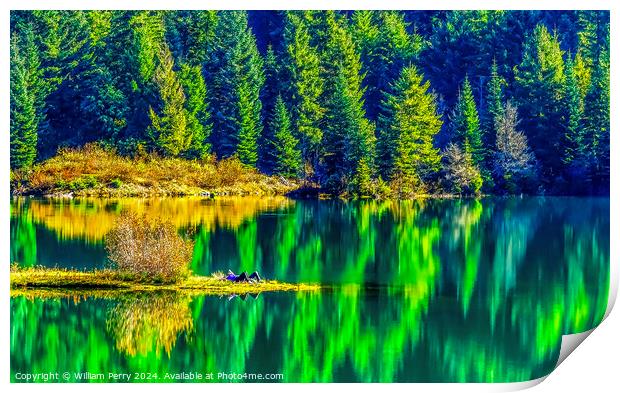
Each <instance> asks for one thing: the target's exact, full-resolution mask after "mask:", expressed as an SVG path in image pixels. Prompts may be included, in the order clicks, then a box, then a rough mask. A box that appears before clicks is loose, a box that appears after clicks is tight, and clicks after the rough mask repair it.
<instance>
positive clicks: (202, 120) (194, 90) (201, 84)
mask: <svg viewBox="0 0 620 393" xmlns="http://www.w3.org/2000/svg"><path fill="white" fill-rule="evenodd" d="M178 78H179V81H180V82H181V85H182V86H183V92H184V93H185V97H186V99H185V109H186V110H187V130H188V138H190V139H191V142H190V143H189V146H188V149H187V151H186V152H185V153H184V155H185V156H186V157H189V158H203V157H204V156H205V155H206V154H207V153H209V151H210V149H211V145H210V143H209V136H210V135H211V123H210V121H209V120H210V117H211V114H210V113H209V106H208V101H207V87H206V86H205V81H204V78H203V77H202V67H201V66H200V65H194V66H192V65H189V64H186V63H183V64H181V67H180V69H179V71H178Z"/></svg>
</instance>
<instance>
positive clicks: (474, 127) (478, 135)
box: [452, 76, 485, 169]
mask: <svg viewBox="0 0 620 393" xmlns="http://www.w3.org/2000/svg"><path fill="white" fill-rule="evenodd" d="M452 129H453V136H454V137H455V138H456V140H457V141H458V142H459V143H461V144H462V146H463V150H464V152H465V153H466V154H469V155H471V158H472V162H473V163H474V165H476V166H477V167H478V169H482V168H481V166H482V165H483V162H484V158H485V149H484V146H483V144H482V131H481V129H480V118H479V116H478V109H477V108H476V100H475V99H474V94H473V92H472V89H471V84H470V83H469V78H468V77H467V76H466V77H465V80H464V81H463V84H462V86H461V89H460V90H459V94H458V99H457V103H456V108H455V111H454V115H453V119H452Z"/></svg>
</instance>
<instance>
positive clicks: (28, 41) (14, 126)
mask: <svg viewBox="0 0 620 393" xmlns="http://www.w3.org/2000/svg"><path fill="white" fill-rule="evenodd" d="M33 38H34V35H33V33H32V31H31V30H29V31H26V32H24V33H23V38H22V39H21V40H20V38H19V37H18V36H17V34H16V33H14V34H13V35H12V37H11V88H10V94H11V121H10V138H11V141H10V144H11V160H10V161H11V168H13V169H16V168H24V167H30V166H31V165H32V164H33V163H34V161H35V160H36V158H37V141H38V135H37V131H38V126H39V120H40V119H41V117H40V115H39V113H37V98H38V97H37V92H36V89H37V86H38V85H40V84H41V80H40V72H39V64H40V63H39V59H38V56H37V51H36V49H35V48H34V47H33V44H34V42H33ZM22 41H25V42H23V43H22Z"/></svg>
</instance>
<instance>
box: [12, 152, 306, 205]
mask: <svg viewBox="0 0 620 393" xmlns="http://www.w3.org/2000/svg"><path fill="white" fill-rule="evenodd" d="M300 186H301V183H300V182H299V181H295V180H289V179H285V178H282V177H279V176H267V175H264V174H261V173H259V172H258V171H257V170H255V169H252V168H249V167H246V166H244V165H243V164H241V162H240V161H239V160H238V159H236V158H228V159H224V160H220V161H216V160H215V158H214V157H212V156H210V157H209V158H206V159H203V160H186V159H181V158H169V157H160V156H157V155H153V154H144V155H141V156H136V157H123V156H120V155H118V154H116V152H114V150H112V149H107V148H103V147H101V146H99V145H94V144H91V145H86V146H84V147H83V148H80V149H62V150H60V151H59V152H58V154H57V155H56V156H54V157H52V158H50V159H48V160H46V161H43V162H41V163H40V164H37V165H35V166H34V167H32V168H31V169H25V170H16V171H12V172H11V191H12V193H13V194H14V195H56V196H69V195H71V196H102V197H112V196H149V195H179V196H180V195H205V194H209V195H284V194H287V193H289V192H291V191H294V190H297V189H299V188H300Z"/></svg>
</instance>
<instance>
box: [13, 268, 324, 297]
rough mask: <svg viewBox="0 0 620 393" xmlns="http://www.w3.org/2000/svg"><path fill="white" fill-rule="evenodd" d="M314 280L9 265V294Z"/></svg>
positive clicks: (289, 287)
mask: <svg viewBox="0 0 620 393" xmlns="http://www.w3.org/2000/svg"><path fill="white" fill-rule="evenodd" d="M319 288H320V287H319V286H318V285H314V284H292V283H283V282H278V281H275V280H265V281H261V282H257V283H249V282H248V283H245V282H243V283H233V282H231V281H227V280H225V279H224V278H223V275H221V274H217V273H215V274H213V275H211V276H195V275H190V276H188V277H186V278H183V279H180V280H178V281H174V282H158V281H157V280H152V279H149V278H147V277H140V276H136V275H132V274H128V273H124V272H120V271H115V270H112V269H103V270H95V271H79V270H67V269H58V268H45V267H31V268H20V267H13V268H12V269H11V294H12V295H21V294H24V293H25V292H27V291H29V290H37V291H41V290H49V291H52V292H53V291H68V290H71V291H73V290H75V291H78V292H79V291H97V290H101V291H105V292H118V293H121V292H137V291H140V292H145V291H159V290H175V291H183V292H187V293H191V294H195V295H230V294H238V295H242V294H250V293H260V292H273V291H313V290H318V289H319Z"/></svg>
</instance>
